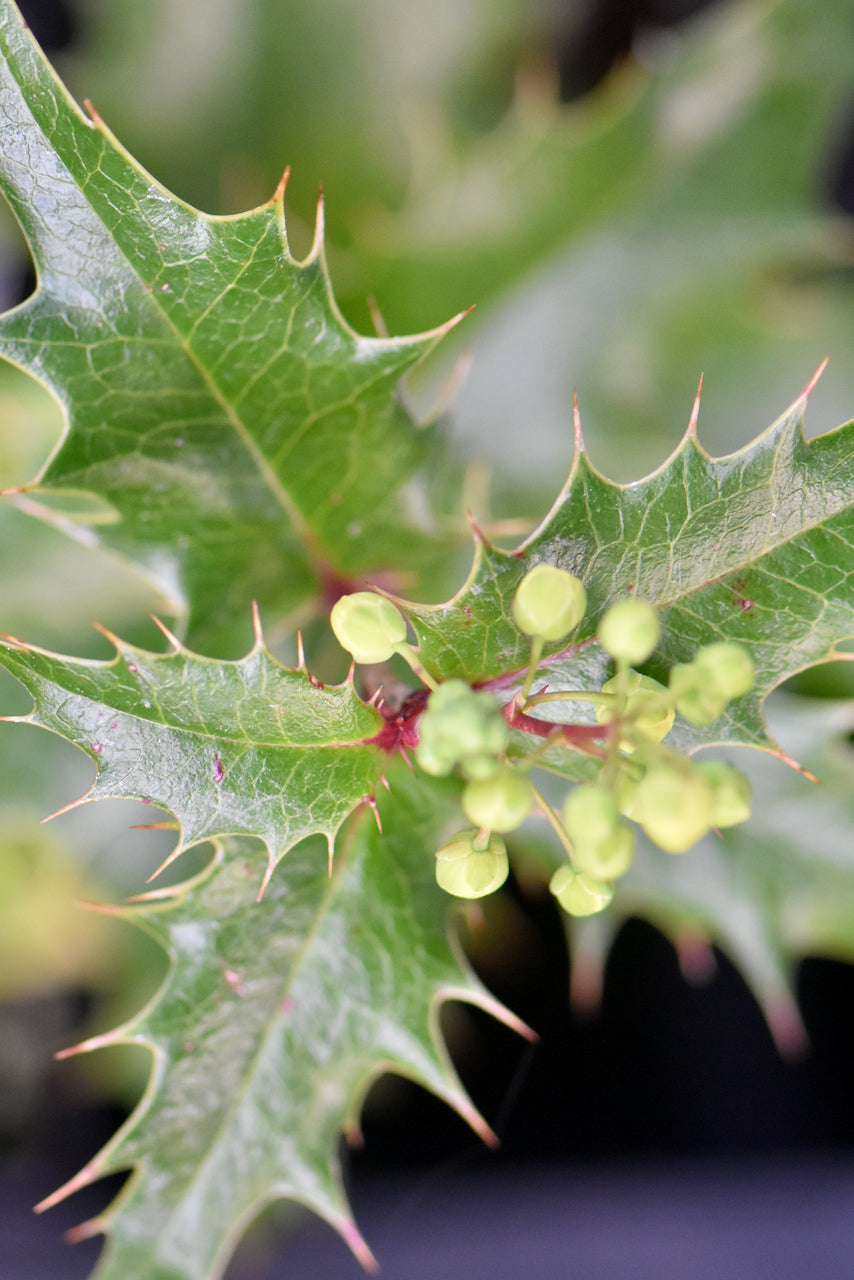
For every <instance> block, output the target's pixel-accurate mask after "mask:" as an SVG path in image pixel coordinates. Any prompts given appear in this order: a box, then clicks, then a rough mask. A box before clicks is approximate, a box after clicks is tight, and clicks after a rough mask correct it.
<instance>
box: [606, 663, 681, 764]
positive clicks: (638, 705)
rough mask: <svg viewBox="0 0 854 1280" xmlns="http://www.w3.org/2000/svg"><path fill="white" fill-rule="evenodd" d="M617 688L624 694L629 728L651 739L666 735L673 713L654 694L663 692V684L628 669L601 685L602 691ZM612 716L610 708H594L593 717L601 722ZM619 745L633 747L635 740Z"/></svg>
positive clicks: (630, 748)
mask: <svg viewBox="0 0 854 1280" xmlns="http://www.w3.org/2000/svg"><path fill="white" fill-rule="evenodd" d="M620 689H622V690H623V691H624V692H625V695H626V712H627V713H628V714H630V715H631V717H632V729H633V730H634V731H635V732H637V733H640V734H641V735H642V736H643V737H644V738H647V739H648V740H649V741H650V742H661V741H662V740H663V739H664V738H666V737H667V735H668V733H669V732H670V730H671V729H672V727H673V721H674V720H675V719H676V712H675V711H674V710H673V707H672V706H669V705H668V703H667V702H663V701H662V700H661V699H660V697H658V696H657V695H660V694H662V693H664V692H666V691H665V688H664V685H663V684H659V683H658V681H657V680H653V678H652V676H642V675H641V673H640V672H639V671H633V670H632V669H631V668H629V669H628V671H626V672H624V674H623V675H622V677H620V676H614V677H613V678H612V679H611V680H606V681H605V683H604V684H603V685H602V692H603V693H616V692H617V691H618V690H620ZM613 715H614V713H613V710H612V709H611V707H603V706H597V708H596V719H597V720H598V721H599V723H600V724H608V723H609V721H611V720H612V719H613ZM620 746H621V747H622V749H623V751H633V750H634V743H633V742H631V740H630V739H628V738H626V740H625V741H623V742H621V743H620Z"/></svg>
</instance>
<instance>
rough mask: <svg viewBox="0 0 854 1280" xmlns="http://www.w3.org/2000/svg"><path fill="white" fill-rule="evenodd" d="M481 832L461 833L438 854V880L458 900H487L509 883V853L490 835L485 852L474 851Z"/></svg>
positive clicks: (499, 838)
mask: <svg viewBox="0 0 854 1280" xmlns="http://www.w3.org/2000/svg"><path fill="white" fill-rule="evenodd" d="M477 836H478V832H477V831H460V832H459V834H458V835H455V836H454V837H453V839H452V840H449V841H448V843H447V844H446V845H443V846H442V848H441V849H439V851H438V852H437V854H436V880H437V881H438V883H439V885H440V886H441V888H443V889H444V890H445V892H446V893H451V894H453V895H454V897H455V898H483V897H484V896H485V895H486V894H487V893H493V892H494V890H495V889H499V888H500V887H501V885H502V884H503V883H504V881H505V880H506V879H507V873H508V871H509V863H508V860H507V849H506V847H505V844H504V841H503V840H502V839H501V837H500V836H496V835H490V837H489V840H488V842H487V845H486V848H485V849H476V848H475V847H474V845H475V841H476V839H477Z"/></svg>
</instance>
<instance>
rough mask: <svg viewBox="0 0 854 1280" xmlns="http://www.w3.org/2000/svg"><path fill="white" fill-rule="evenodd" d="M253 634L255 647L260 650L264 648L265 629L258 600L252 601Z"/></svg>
mask: <svg viewBox="0 0 854 1280" xmlns="http://www.w3.org/2000/svg"><path fill="white" fill-rule="evenodd" d="M252 636H253V640H254V643H253V649H254V650H256V651H258V650H260V649H263V648H264V629H263V627H262V626H261V610H260V609H259V608H258V601H257V600H253V601H252Z"/></svg>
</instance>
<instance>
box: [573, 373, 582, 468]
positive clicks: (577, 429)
mask: <svg viewBox="0 0 854 1280" xmlns="http://www.w3.org/2000/svg"><path fill="white" fill-rule="evenodd" d="M572 430H573V436H574V445H575V457H576V458H580V457H581V455H582V454H583V453H584V432H583V431H582V429H581V410H580V409H579V407H578V392H577V391H575V390H573V393H572Z"/></svg>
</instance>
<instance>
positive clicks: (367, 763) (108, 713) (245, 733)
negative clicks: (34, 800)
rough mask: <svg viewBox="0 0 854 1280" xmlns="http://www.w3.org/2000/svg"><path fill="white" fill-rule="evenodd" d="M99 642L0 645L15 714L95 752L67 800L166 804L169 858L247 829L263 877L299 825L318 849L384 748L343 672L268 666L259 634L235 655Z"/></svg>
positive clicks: (372, 775)
mask: <svg viewBox="0 0 854 1280" xmlns="http://www.w3.org/2000/svg"><path fill="white" fill-rule="evenodd" d="M110 639H112V640H113V643H114V644H115V647H116V656H115V657H114V658H113V659H112V660H111V661H109V662H99V661H92V660H82V659H77V658H67V657H63V656H61V655H59V654H52V653H48V652H47V651H45V650H43V649H36V648H33V647H30V646H27V645H24V644H20V643H19V642H16V641H11V640H6V641H3V642H0V664H2V665H3V666H5V667H6V669H7V670H8V671H10V672H11V673H12V674H13V675H14V676H17V678H18V679H19V680H20V681H21V683H22V684H24V685H25V686H26V688H27V689H28V690H29V691H30V693H31V694H32V696H33V700H34V704H35V705H34V709H33V711H32V712H31V713H30V714H29V715H27V716H22V717H20V719H22V720H24V721H26V722H27V723H30V724H36V725H41V726H42V727H43V728H46V729H50V730H52V731H53V732H54V733H58V734H59V735H60V736H61V737H63V738H65V739H67V740H68V741H69V742H73V743H74V744H75V745H76V746H78V747H80V748H81V749H82V750H83V751H85V752H86V753H87V754H88V755H89V756H90V757H91V758H92V759H93V760H94V761H95V763H96V774H95V780H94V782H93V784H92V787H91V789H90V790H89V791H88V793H87V794H86V795H85V796H83V797H82V798H81V800H78V801H75V802H74V804H73V805H71V806H68V807H74V805H76V804H81V803H83V802H85V801H87V800H104V799H137V800H143V801H146V802H148V803H151V804H156V805H159V806H161V807H162V808H164V809H168V810H169V812H170V813H172V814H174V816H175V818H176V820H177V823H178V826H179V829H180V837H179V841H178V845H177V847H176V849H175V852H174V853H173V854H172V855H171V856H172V857H175V856H177V854H178V853H180V852H181V851H182V850H183V849H186V848H189V847H190V846H191V845H194V844H197V843H199V841H202V840H207V839H212V838H214V837H217V836H225V835H250V836H257V837H258V838H259V839H260V840H263V842H264V844H265V845H266V847H267V853H268V867H267V872H266V875H265V883H266V880H268V879H269V877H270V875H271V874H272V871H273V869H274V867H275V865H276V863H277V862H278V861H279V859H280V858H281V857H282V856H283V855H284V854H285V853H286V852H287V851H288V849H290V848H291V847H292V846H293V845H294V844H296V843H297V842H298V841H300V840H302V839H304V838H305V837H306V836H309V835H314V834H321V835H324V836H325V837H326V839H327V841H328V842H329V847H330V851H331V849H332V842H333V840H334V838H335V833H336V832H337V831H338V829H339V827H340V826H341V824H342V822H343V821H344V819H345V818H346V817H347V816H348V814H350V813H351V812H352V811H353V809H354V808H355V807H356V806H357V805H358V804H360V803H361V802H362V801H363V800H365V799H367V798H369V797H372V796H373V793H374V792H375V790H376V787H377V784H378V782H379V780H380V777H381V775H382V771H383V766H384V762H385V756H384V755H383V752H382V751H381V750H379V748H378V747H376V746H374V745H371V742H370V739H372V738H374V737H375V736H376V734H377V733H378V732H379V731H380V729H381V728H382V726H383V723H384V722H383V719H382V716H381V715H380V714H379V712H377V711H376V710H375V709H374V708H373V707H370V706H367V705H366V704H365V703H363V702H361V701H360V699H359V698H358V697H357V695H356V692H355V690H354V688H353V686H352V683H351V682H349V681H348V682H346V683H345V684H343V685H338V686H333V687H329V688H324V687H323V686H322V685H319V683H318V682H317V681H315V680H314V679H313V677H312V676H310V675H309V673H308V671H306V670H305V669H304V668H302V669H299V670H296V671H291V670H288V669H287V668H285V667H282V666H281V665H280V664H279V663H278V662H276V660H275V659H274V658H273V657H272V655H271V654H270V653H269V652H268V651H267V649H266V648H265V647H264V644H263V641H262V639H261V636H260V634H259V635H258V637H257V641H256V644H255V646H254V647H253V648H252V650H251V651H250V652H249V653H248V654H247V655H246V657H245V658H242V659H240V660H239V661H237V662H224V661H214V660H212V659H209V658H200V657H198V656H197V655H196V654H193V653H190V652H189V650H187V649H184V648H182V647H181V646H180V645H179V644H178V643H177V641H175V642H174V644H173V648H172V651H171V652H169V653H166V654H155V653H148V652H146V651H145V650H143V649H137V648H135V647H133V646H130V645H125V644H123V643H122V642H121V641H120V640H117V639H116V638H115V637H110ZM173 639H174V638H173ZM256 890H257V886H256Z"/></svg>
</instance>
